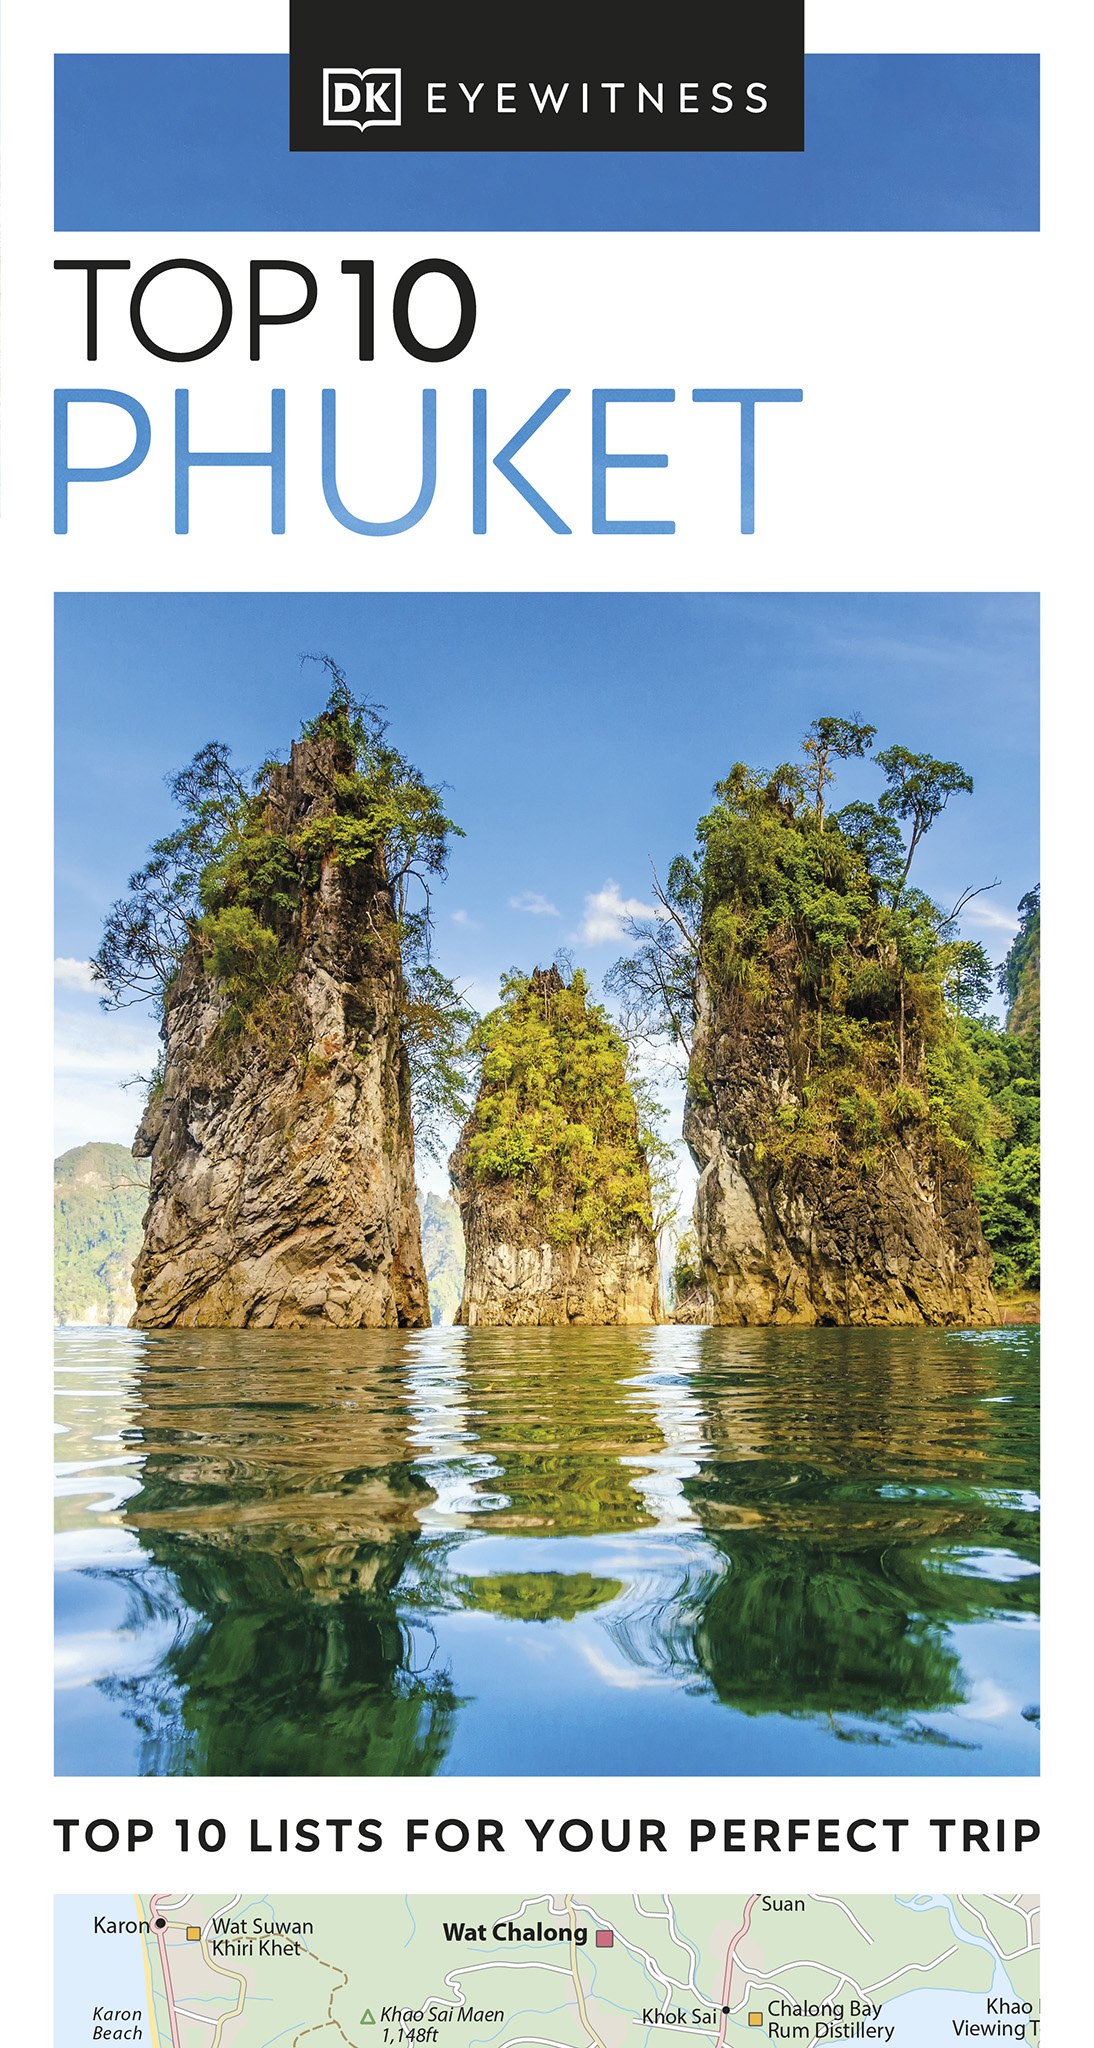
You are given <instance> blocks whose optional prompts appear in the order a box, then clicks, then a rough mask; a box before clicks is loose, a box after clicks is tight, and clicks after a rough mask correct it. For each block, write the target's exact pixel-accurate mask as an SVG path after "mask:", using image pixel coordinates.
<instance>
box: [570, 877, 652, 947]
mask: <svg viewBox="0 0 1094 2048" xmlns="http://www.w3.org/2000/svg"><path fill="white" fill-rule="evenodd" d="M658 915H659V912H658V909H657V905H656V904H655V903H640V902H639V900H638V897H637V896H621V895H620V893H619V884H618V883H617V882H611V881H609V882H605V884H604V887H603V888H602V889H598V890H597V891H596V892H595V894H594V895H592V896H586V898H585V922H584V924H583V925H582V927H581V931H580V934H579V937H580V938H581V940H582V942H583V943H584V944H585V945H586V946H607V945H610V944H612V943H613V942H614V941H615V940H616V939H622V938H625V937H626V921H627V919H628V918H629V917H657V916H658Z"/></svg>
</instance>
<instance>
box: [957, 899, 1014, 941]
mask: <svg viewBox="0 0 1094 2048" xmlns="http://www.w3.org/2000/svg"><path fill="white" fill-rule="evenodd" d="M966 921H967V922H968V923H969V924H982V925H986V926H987V928H988V930H989V931H993V932H1010V933H1011V935H1012V936H1013V934H1014V933H1015V932H1016V931H1017V930H1018V913H1017V911H1014V910H997V909H996V907H995V905H994V903H968V904H966V906H965V908H964V910H963V911H962V912H961V922H962V924H964V923H965V922H966Z"/></svg>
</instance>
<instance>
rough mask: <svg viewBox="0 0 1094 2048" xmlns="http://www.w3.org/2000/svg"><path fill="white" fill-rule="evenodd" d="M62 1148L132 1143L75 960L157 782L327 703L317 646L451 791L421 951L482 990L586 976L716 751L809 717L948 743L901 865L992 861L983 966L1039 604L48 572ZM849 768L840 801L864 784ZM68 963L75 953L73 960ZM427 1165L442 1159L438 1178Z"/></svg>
mask: <svg viewBox="0 0 1094 2048" xmlns="http://www.w3.org/2000/svg"><path fill="white" fill-rule="evenodd" d="M56 617H57V635H56V693H57V806H56V814H57V932H56V948H55V950H56V953H57V955H58V956H59V959H60V962H61V963H62V964H61V966H60V969H59V975H58V1005H59V1037H60V1043H61V1072H60V1080H59V1090H58V1132H57V1143H58V1150H61V1149H65V1147H67V1146H68V1145H72V1144H78V1143H83V1142H84V1141H85V1140H87V1139H90V1138H96V1137H98V1138H112V1139H115V1140H118V1141H123V1142H127V1141H128V1137H129V1136H130V1135H131V1130H132V1126H133V1124H134V1123H135V1121H136V1115H137V1113H138V1108H139V1102H138V1097H137V1095H136V1094H129V1095H126V1094H123V1093H122V1092H121V1091H120V1090H119V1086H118V1083H119V1080H120V1078H121V1077H122V1076H123V1075H124V1074H126V1073H132V1072H134V1071H147V1068H148V1067H149V1066H150V1065H151V1063H152V1061H153V1060H154V1058H155V1044H154V1029H153V1027H152V1026H151V1024H150V1022H149V1021H148V1020H147V1019H146V1018H144V1017H143V1015H142V1014H141V1013H140V1012H135V1011H130V1012H127V1013H124V1014H123V1015H122V1016H121V1017H120V1018H106V1017H103V1016H102V1013H101V1012H100V1011H99V1009H98V1007H97V1003H96V1000H95V998H94V996H93V995H92V994H91V993H90V992H89V991H88V989H87V988H86V986H82V985H81V981H82V980H83V979H84V977H83V976H82V973H81V969H80V965H79V963H80V962H82V961H85V960H86V958H87V956H88V954H89V953H91V952H93V951H94V950H95V947H96V946H97V944H98V939H99V933H100V928H101V923H102V919H103V916H104V915H105V913H106V912H107V911H108V909H109V907H110V905H111V903H112V902H113V901H114V899H115V898H116V897H117V896H119V895H120V894H122V893H123V891H124V889H125V883H126V878H127V875H128V873H129V872H130V870H131V869H132V868H133V867H134V866H136V865H137V864H138V863H139V862H140V860H141V858H142V856H143V854H144V852H145V850H146V848H147V846H148V845H149V843H150V841H151V840H152V839H154V838H156V837H157V836H158V835H159V834H161V833H162V832H164V831H166V830H169V829H170V827H171V825H172V822H173V818H174V813H173V810H172V806H171V802H170V799H169V797H168V794H167V791H166V789H165V787H164V781H163V778H164V776H165V775H166V774H167V773H168V772H169V771H170V770H172V769H174V768H176V767H180V766H181V765H183V763H185V762H186V761H188V760H189V758H190V757H191V755H192V754H193V753H194V752H195V750H196V749H197V748H198V747H199V746H201V745H203V744H204V742H205V741H206V740H208V739H211V738H218V739H223V740H226V741H227V742H228V743H229V744H230V745H231V747H232V749H233V752H234V755H235V757H236V759H237V761H238V762H239V763H240V764H254V763H256V762H258V761H259V760H260V759H261V758H262V757H263V756H264V755H265V754H266V753H267V752H270V751H278V752H283V751H285V750H286V749H287V747H288V744H289V742H290V741H291V740H292V739H293V738H294V737H295V736H296V734H297V732H298V730H299V726H300V723H301V721H302V719H303V718H305V717H308V716H311V715H313V714H314V712H315V711H316V710H317V709H319V708H320V707H321V704H322V702H323V700H324V698H325V695H326V691H325V686H324V677H323V674H322V672H321V671H320V670H319V669H318V668H316V667H314V666H310V665H305V666H304V667H303V668H301V663H300V656H301V655H302V654H306V653H309V652H312V653H318V652H329V653H330V654H332V655H333V656H334V658H335V660H336V661H338V662H339V663H340V664H341V666H342V667H343V668H344V669H345V670H346V673H347V676H348V679H349V681H350V683H351V685H352V686H353V687H354V689H355V690H356V691H358V692H359V693H362V694H367V695H369V696H371V697H372V698H374V699H376V700H378V701H380V702H381V703H383V704H384V705H385V706H386V707H387V714H388V717H389V718H390V721H391V732H392V737H393V739H394V740H395V741H396V743H397V744H398V745H399V746H400V747H401V748H402V749H403V751H404V752H405V753H407V754H408V755H409V756H410V758H411V759H412V760H413V761H414V762H415V763H416V764H417V765H418V766H419V767H420V768H421V769H422V770H423V771H424V772H425V773H426V774H427V775H428V776H429V777H430V779H431V780H435V781H443V782H445V783H447V784H448V785H449V790H448V800H449V806H450V811H451V815H452V816H453V818H455V819H456V820H457V822H458V823H459V824H461V825H462V826H463V828H464V830H465V832H466V834H467V837H466V838H465V839H463V840H458V841H456V842H455V845H454V848H453V854H452V861H451V868H450V874H449V880H448V882H447V884H446V885H445V887H444V888H443V890H442V891H441V892H440V894H439V896H438V899H437V905H436V912H437V916H436V934H437V937H436V946H437V957H438V960H439V962H440V964H441V965H442V966H443V967H444V968H445V970H446V971H447V972H449V973H451V974H453V975H454V976H455V977H456V979H457V980H458V981H460V982H461V983H469V984H470V985H471V989H472V998H473V1000H475V1001H476V1002H477V1003H478V1005H479V1006H480V1007H485V1006H486V1005H488V1004H489V1003H491V1002H492V1001H494V1000H495V999H496V993H497V984H498V977H499V976H500V974H501V973H503V972H504V971H505V970H506V969H507V968H508V967H509V966H511V965H514V964H515V965H518V966H521V967H523V968H525V969H528V968H531V967H532V966H534V965H535V964H536V963H537V962H545V961H548V960H550V958H551V957H552V955H553V954H554V952H555V950H556V948H558V947H559V946H570V947H571V948H572V949H573V951H574V954H575V956H576V960H577V963H578V964H579V965H582V966H585V967H586V968H587V969H588V970H589V971H590V972H591V974H592V976H593V978H594V980H598V979H599V977H600V975H601V974H602V973H603V972H604V970H605V969H606V968H607V967H608V966H609V965H610V964H611V962H612V961H613V960H614V959H615V958H616V957H617V955H618V954H619V953H620V952H621V951H622V950H623V946H622V943H621V940H620V938H619V936H618V933H619V929H620V917H619V913H618V910H617V907H616V906H617V905H618V904H620V903H624V904H625V903H627V902H635V903H639V904H641V903H649V901H650V879H651V877H650V861H651V859H652V860H653V861H654V862H655V863H656V865H657V868H658V870H659V872H661V873H662V874H663V873H664V871H665V869H666V868H667V866H668V863H669V861H670V860H671V858H672V856H673V854H674V853H676V852H678V851H681V850H687V849H689V848H690V847H691V845H692V844H693V838H694V826H695V822H696V820H697V819H698V818H699V817H700V816H701V814H702V813H703V811H704V810H705V809H707V807H708V803H709V798H710V792H711V787H712V784H713V783H714V781H715V780H716V779H717V777H719V776H720V775H723V774H725V772H726V771H727V769H728V768H729V767H730V766H731V765H732V763H733V762H734V761H736V760H745V761H749V762H752V763H755V764H765V765H772V764H774V763H775V762H776V761H779V760H783V759H786V758H787V757H788V756H790V755H792V754H793V753H794V752H795V751H796V748H797V744H798V741H799V739H800V736H801V734H802V732H803V731H804V730H805V727H806V726H807V725H808V724H809V722H810V720H811V719H812V718H814V717H815V716H816V715H817V714H818V713H821V712H836V713H840V714H848V713H850V712H852V711H854V712H856V713H857V714H858V715H859V716H860V717H862V718H865V719H868V720H869V721H870V722H871V723H873V724H875V725H877V727H878V732H879V737H878V742H877V744H878V745H879V746H880V745H882V744H884V743H886V742H892V741H894V740H899V741H902V742H903V743H904V744H905V745H907V746H909V747H912V748H914V749H916V750H925V751H929V752H931V753H934V754H939V755H942V756H945V757H946V758H948V759H949V758H953V759H956V760H958V761H960V762H961V763H962V764H963V766H965V767H966V768H968V769H969V770H970V772H971V773H972V775H973V777H974V780H975V784H976V790H975V794H974V795H973V796H972V797H971V798H967V797H958V798H954V799H953V800H952V802H951V805H950V808H949V809H948V810H947V812H946V813H945V815H944V817H943V818H942V819H941V821H940V822H939V824H938V825H937V826H936V828H935V830H934V832H933V833H932V834H931V835H930V837H929V838H928V839H927V840H926V841H925V843H924V846H923V848H922V850H921V853H920V854H919V855H918V856H917V862H916V868H915V870H914V871H913V872H914V876H915V879H916V880H918V881H919V883H920V884H921V886H923V887H924V888H926V889H928V890H929V891H930V892H931V893H932V894H933V895H936V896H937V897H938V898H939V899H940V900H942V901H944V902H945V903H947V904H948V903H950V902H952V901H954V900H955V899H956V897H957V895H958V894H959V893H960V891H961V890H962V889H963V888H964V887H966V886H967V885H969V884H972V885H977V884H980V883H983V882H990V881H991V880H993V878H994V877H996V876H998V877H999V887H998V888H997V889H996V890H994V891H993V892H992V893H991V894H990V895H988V896H986V897H983V898H981V899H979V900H978V903H977V904H976V905H974V906H973V907H972V914H971V915H970V917H969V920H968V922H967V923H966V926H965V930H966V934H967V935H968V936H970V937H978V938H980V939H982V940H983V942H984V943H985V945H986V946H987V948H988V951H989V953H990V954H991V956H992V957H993V959H999V958H1001V957H1002V954H1003V953H1004V952H1005V950H1006V947H1007V944H1008V943H1009V938H1010V934H1011V932H1012V930H1013V926H1014V911H1015V907H1016V905H1017V902H1018V899H1019V898H1020V897H1021V896H1022V895H1023V894H1024V893H1025V891H1026V890H1027V889H1028V888H1030V887H1031V885H1032V884H1033V883H1034V882H1036V881H1037V879H1038V858H1039V856H1038V827H1037V782H1038V725H1037V660H1038V622H1037V600H1036V598H1035V597H1033V596H1023V595H1003V596H1000V595H956V596H954V595H938V594H920V593H916V594H911V595H907V594H904V595H863V594H854V593H853V594H843V593H822V594H818V595H810V594H798V593H795V594H792V595H786V596H779V595H769V596H768V595H754V594H747V595H739V594H730V595H724V594H711V595H704V594H698V595H686V596H679V595H675V594H671V595H648V596H634V595H611V594H603V593H597V594H593V595H586V594H572V593H550V594H545V595H540V594H526V593H521V594H517V595H508V594H490V595H479V594H466V593H461V594H455V595H452V594H446V593H429V594H426V595H421V594H412V595H403V594H380V595H375V594H359V595H358V594H345V593H338V594H334V595H325V594H322V593H320V594H314V593H308V594H300V595H292V594H286V595H268V594H259V595H248V594H239V593H233V594H230V595H220V594H213V595H210V594H207V593H185V594H174V593H172V594H151V595H143V594H142V595H111V594H94V595H69V596H61V597H58V599H57V602H56ZM880 786H881V778H880V775H879V774H878V772H877V771H876V770H872V769H871V768H870V767H869V766H868V765H865V764H863V765H861V766H860V765H859V764H857V763H855V764H852V765H851V766H850V767H849V768H848V769H847V770H846V772H845V774H844V775H843V776H841V780H840V783H839V785H838V787H837V793H836V796H837V801H842V802H847V801H850V799H851V798H852V797H853V796H858V795H861V796H865V797H873V796H876V794H877V792H878V790H879V788H880ZM65 963H69V964H68V965H66V964H65ZM436 1184H437V1185H440V1182H439V1181H437V1183H436Z"/></svg>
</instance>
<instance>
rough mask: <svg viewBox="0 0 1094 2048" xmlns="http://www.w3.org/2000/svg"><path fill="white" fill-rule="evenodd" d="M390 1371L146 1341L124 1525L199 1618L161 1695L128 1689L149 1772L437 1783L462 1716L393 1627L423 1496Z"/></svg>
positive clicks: (286, 1342)
mask: <svg viewBox="0 0 1094 2048" xmlns="http://www.w3.org/2000/svg"><path fill="white" fill-rule="evenodd" d="M402 1365H403V1352H402V1348H401V1345H400V1343H399V1342H398V1340H396V1341H395V1342H394V1343H391V1342H389V1341H386V1340H385V1339H384V1338H383V1337H379V1338H377V1337H376V1336H373V1335H371V1333H370V1338H369V1340H367V1341H365V1342H362V1341H361V1340H360V1339H354V1338H342V1337H339V1336H330V1335H327V1336H325V1337H324V1338H323V1339H322V1341H321V1342H320V1343H313V1342H312V1341H311V1340H309V1339H307V1338H302V1337H295V1338H289V1339H284V1338H276V1337H274V1338H262V1337H258V1336H257V1335H255V1334H252V1333H245V1334H243V1335H242V1336H239V1337H237V1336H235V1335H232V1334H229V1333H221V1332H217V1333H203V1334H202V1336H201V1338H200V1339H197V1338H193V1339H191V1338H188V1337H186V1336H183V1335H181V1334H179V1335H175V1334H171V1335H170V1336H164V1337H157V1338H156V1339H154V1340H152V1341H151V1343H150V1347H149V1352H148V1357H147V1364H146V1368H145V1371H144V1373H143V1375H142V1382H141V1384H142V1395H143V1398H142V1400H141V1402H140V1404H139V1407H138V1409H137V1411H136V1412H135V1414H134V1417H133V1423H134V1426H135V1429H136V1430H137V1431H138V1432H139V1437H140V1441H141V1442H142V1444H143V1446H144V1447H145V1449H146V1451H147V1453H148V1455H147V1459H146V1463H145V1466H144V1474H143V1479H144V1483H143V1485H142V1487H141V1490H140V1492H139V1493H137V1494H136V1495H135V1496H134V1497H133V1499H132V1500H131V1501H130V1502H129V1504H128V1507H127V1509H126V1513H125V1521H126V1523H127V1524H128V1525H129V1526H130V1527H131V1528H133V1529H135V1530H136V1531H137V1533H138V1536H139V1540H140V1543H141V1546H142V1548H143V1549H145V1550H146V1551H147V1552H148V1553H149V1555H150V1557H151V1558H152V1559H154V1561H155V1563H156V1564H157V1565H158V1566H161V1567H163V1568H164V1569H165V1570H166V1571H168V1572H169V1573H170V1574H171V1576H172V1579H173V1580H174V1583H175V1585H176V1586H177V1588H178V1592H179V1595H180V1597H181V1599H182V1601H184V1602H185V1605H186V1607H187V1608H188V1609H189V1610H190V1611H191V1613H192V1614H193V1615H194V1616H195V1617H197V1619H196V1625H194V1626H193V1627H192V1628H191V1629H190V1630H189V1632H188V1633H186V1634H185V1635H184V1636H183V1637H182V1639H181V1640H180V1641H179V1642H178V1643H177V1645H176V1647H175V1649H174V1650H173V1651H172V1652H171V1654H170V1656H169V1657H168V1659H167V1660H166V1667H164V1666H161V1667H160V1670H159V1673H158V1674H157V1676H156V1678H155V1680H153V1681H149V1684H148V1685H147V1686H146V1687H144V1688H143V1689H142V1685H141V1682H140V1681H138V1682H137V1683H136V1685H135V1686H134V1685H133V1683H132V1682H130V1690H131V1693H132V1711H133V1712H134V1714H135V1715H136V1716H137V1717H138V1718H143V1719H144V1720H145V1721H146V1722H147V1726H148V1750H149V1758H148V1761H147V1762H146V1764H145V1768H147V1769H151V1770H153V1771H156V1772H164V1771H172V1770H177V1769H183V1770H190V1771H193V1770H197V1771H200V1772H201V1773H203V1774H204V1773H214V1774H216V1773H221V1774H224V1775H237V1774H240V1773H246V1774H256V1775H286V1774H290V1775H291V1774H294V1773H301V1774H303V1773H305V1772H307V1773H311V1774H315V1775H335V1774H348V1775H354V1774H357V1775H364V1774H368V1775H374V1774H376V1773H383V1774H387V1773H392V1774H399V1775H406V1774H417V1773H423V1772H425V1773H428V1772H432V1771H435V1770H436V1769H437V1768H438V1766H439V1764H440V1762H441V1761H442V1759H443V1757H444V1754H445V1751H446V1749H447V1746H448V1742H449V1740H450V1735H451V1727H452V1721H453V1716H454V1714H455V1712H456V1709H457V1705H458V1702H457V1701H456V1700H455V1698H454V1696H453V1693H452V1690H451V1686H450V1684H449V1681H448V1678H447V1675H446V1673H445V1671H444V1670H443V1669H438V1668H435V1665H434V1663H433V1662H431V1659H432V1658H433V1655H434V1645H433V1642H432V1637H431V1635H430V1633H429V1630H428V1625H427V1624H426V1625H424V1626H423V1627H422V1628H421V1629H418V1628H416V1627H415V1626H414V1625H413V1622H412V1621H410V1622H408V1619H407V1609H408V1605H409V1607H410V1609H411V1610H412V1609H413V1604H414V1603H413V1592H411V1593H410V1594H409V1595H408V1591H407V1586H406V1584H404V1583H403V1582H404V1581H405V1580H407V1579H410V1580H412V1579H413V1572H412V1569H411V1567H412V1563H413V1559H414V1554H415V1551H416V1549H417V1547H418V1545H419V1543H420V1538H421V1529H420V1523H419V1519H418V1511H419V1509H420V1507H421V1506H422V1505H423V1504H424V1503H425V1502H427V1501H428V1500H429V1499H430V1498H431V1497H432V1496H431V1493H430V1489H429V1488H428V1485H427V1483H426V1482H425V1480H424V1479H423V1478H422V1476H421V1474H420V1473H419V1472H418V1471H417V1470H416V1469H415V1466H414V1464H413V1463H412V1458H411V1452H410V1448H409V1444H408V1437H407V1426H408V1422H409V1414H408V1411H407V1410H406V1406H405V1400H404V1398H403V1392H402ZM396 1588H399V1589H400V1590H399V1598H398V1601H397V1600H396ZM168 1678H169V1679H170V1681H171V1687H172V1690H173V1693H174V1706H173V1709H172V1711H171V1712H169V1713H165V1712H164V1691H165V1680H167V1679H168ZM115 1689H116V1688H115ZM172 1752H178V1754H177V1756H176V1755H174V1754H172Z"/></svg>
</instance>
